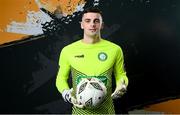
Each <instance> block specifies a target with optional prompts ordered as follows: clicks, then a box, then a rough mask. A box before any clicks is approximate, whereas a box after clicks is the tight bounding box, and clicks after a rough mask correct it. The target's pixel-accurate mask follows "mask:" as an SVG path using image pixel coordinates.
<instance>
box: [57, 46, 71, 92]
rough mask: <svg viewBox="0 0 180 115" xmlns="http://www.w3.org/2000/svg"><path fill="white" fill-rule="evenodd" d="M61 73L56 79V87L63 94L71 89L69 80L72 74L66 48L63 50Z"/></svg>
mask: <svg viewBox="0 0 180 115" xmlns="http://www.w3.org/2000/svg"><path fill="white" fill-rule="evenodd" d="M59 66H60V68H59V71H58V74H57V78H56V87H57V89H58V91H59V92H61V93H62V92H63V90H65V89H69V85H68V81H67V80H68V78H69V72H70V64H69V62H68V58H67V55H66V51H65V48H63V49H62V51H61V54H60V59H59Z"/></svg>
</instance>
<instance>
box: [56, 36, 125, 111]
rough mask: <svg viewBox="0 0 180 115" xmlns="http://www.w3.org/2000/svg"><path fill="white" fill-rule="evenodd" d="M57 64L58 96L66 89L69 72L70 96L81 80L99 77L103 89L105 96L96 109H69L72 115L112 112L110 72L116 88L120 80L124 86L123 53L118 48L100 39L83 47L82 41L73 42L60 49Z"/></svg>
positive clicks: (67, 87)
mask: <svg viewBox="0 0 180 115" xmlns="http://www.w3.org/2000/svg"><path fill="white" fill-rule="evenodd" d="M59 65H60V69H59V72H58V75H57V79H56V86H57V88H58V90H59V91H60V92H61V93H62V92H63V90H65V89H70V88H69V85H68V82H67V80H68V78H69V73H70V71H71V74H72V86H73V90H74V94H75V92H76V86H77V84H78V83H79V81H80V80H81V78H91V77H96V78H99V79H100V80H102V81H103V83H104V84H105V86H106V88H107V96H106V98H105V100H104V102H103V103H102V104H101V105H100V106H99V107H97V108H93V109H87V108H85V109H80V108H77V107H73V108H72V113H73V114H114V113H115V111H114V105H113V101H112V98H111V93H112V72H114V76H115V80H116V85H118V84H120V82H121V80H125V83H126V85H128V78H127V76H126V72H125V70H124V59H123V52H122V50H121V48H120V47H119V46H118V45H116V44H114V43H112V42H109V41H107V40H104V39H100V41H99V42H97V43H95V44H86V43H84V42H82V40H79V41H76V42H74V43H72V44H70V45H68V46H66V47H64V48H63V49H62V51H61V54H60V60H59Z"/></svg>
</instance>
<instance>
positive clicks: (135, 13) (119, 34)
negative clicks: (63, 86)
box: [0, 0, 180, 113]
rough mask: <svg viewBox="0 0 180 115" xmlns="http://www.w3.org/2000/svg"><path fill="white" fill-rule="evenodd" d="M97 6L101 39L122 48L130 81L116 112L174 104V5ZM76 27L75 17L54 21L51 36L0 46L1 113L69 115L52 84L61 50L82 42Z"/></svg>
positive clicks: (150, 0) (167, 0)
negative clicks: (102, 24) (171, 101)
mask: <svg viewBox="0 0 180 115" xmlns="http://www.w3.org/2000/svg"><path fill="white" fill-rule="evenodd" d="M92 3H93V1H92V0H89V1H88V2H87V4H86V6H85V8H87V7H89V6H92ZM99 3H100V4H99V5H98V7H99V8H100V9H101V10H102V11H103V13H104V15H103V17H104V22H105V28H104V30H103V31H102V34H103V35H102V36H103V37H104V38H105V39H108V40H110V41H112V42H114V43H116V44H118V45H120V46H121V47H122V49H123V51H124V56H125V64H126V65H125V67H126V71H127V75H128V77H129V87H128V92H127V93H126V94H125V95H124V96H123V97H122V98H121V99H119V100H117V101H115V105H116V112H117V113H126V112H127V111H128V110H131V109H134V108H141V107H144V106H146V105H149V104H153V103H158V102H160V101H164V100H168V99H174V98H178V97H179V94H180V85H179V81H180V78H179V75H180V71H179V68H180V67H179V66H180V61H179V59H180V46H179V43H180V40H179V37H180V35H179V33H178V30H179V20H180V15H179V14H178V10H180V9H179V8H180V3H179V2H178V0H104V1H103V0H101V1H100V2H99ZM55 20H56V19H55ZM78 21H79V15H76V17H75V18H73V21H72V22H70V23H69V24H64V23H62V22H60V21H58V20H56V21H55V22H54V23H56V27H55V28H56V29H55V30H54V31H51V32H50V31H49V30H48V29H47V26H44V34H43V35H37V36H29V37H27V38H26V39H24V40H22V41H16V42H12V43H8V44H3V45H1V48H0V65H1V66H0V67H1V70H0V72H1V74H0V78H1V80H0V88H1V90H0V91H1V93H0V113H71V105H70V104H68V103H65V102H64V101H63V100H62V98H61V95H60V94H59V92H58V91H57V89H56V86H55V80H56V75H57V71H58V68H59V66H58V59H59V53H60V51H61V49H62V48H63V47H64V46H65V45H67V44H69V43H72V42H74V41H76V40H78V39H80V38H81V37H82V31H81V29H80V25H79V23H78ZM48 26H51V25H48ZM57 28H58V29H57Z"/></svg>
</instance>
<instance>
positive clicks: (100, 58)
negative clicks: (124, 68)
mask: <svg viewBox="0 0 180 115" xmlns="http://www.w3.org/2000/svg"><path fill="white" fill-rule="evenodd" d="M98 59H99V60H101V61H105V60H106V59H107V54H106V53H104V52H100V53H99V54H98Z"/></svg>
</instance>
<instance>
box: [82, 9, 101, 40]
mask: <svg viewBox="0 0 180 115" xmlns="http://www.w3.org/2000/svg"><path fill="white" fill-rule="evenodd" d="M81 28H82V29H84V34H85V35H87V36H90V37H93V36H96V35H100V30H101V29H102V17H101V14H99V13H93V12H88V13H85V14H84V15H83V17H82V22H81Z"/></svg>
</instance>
